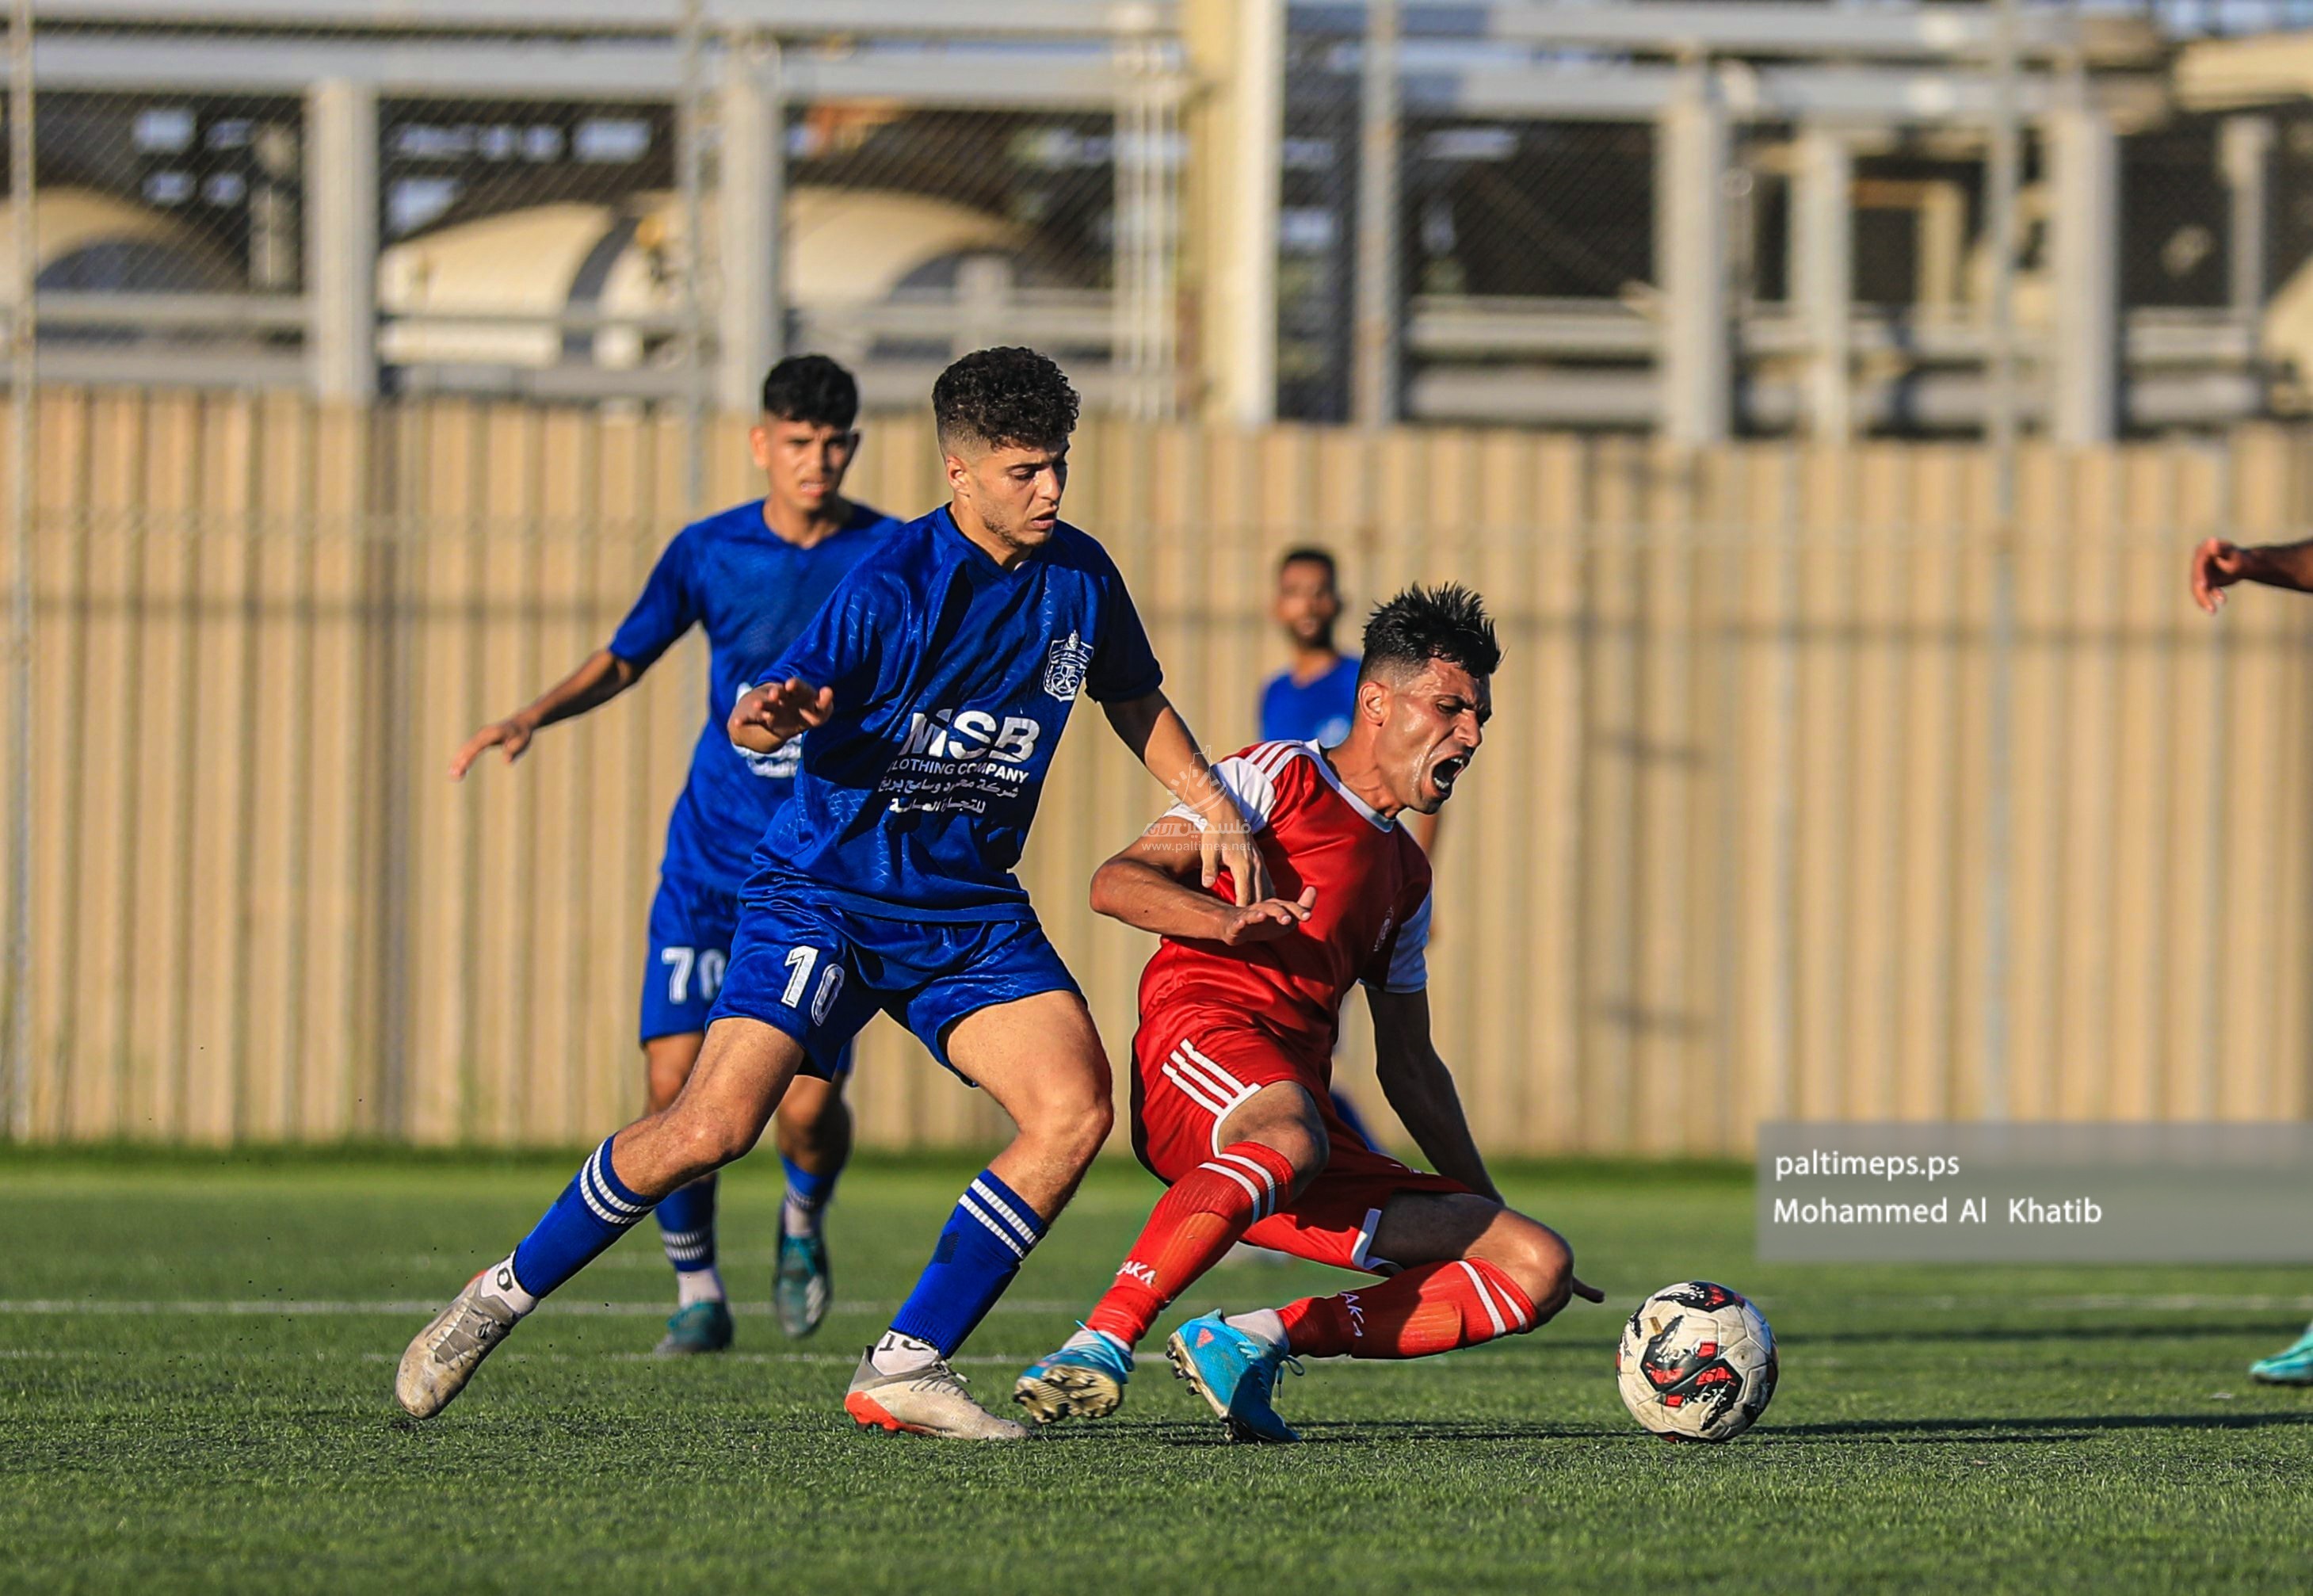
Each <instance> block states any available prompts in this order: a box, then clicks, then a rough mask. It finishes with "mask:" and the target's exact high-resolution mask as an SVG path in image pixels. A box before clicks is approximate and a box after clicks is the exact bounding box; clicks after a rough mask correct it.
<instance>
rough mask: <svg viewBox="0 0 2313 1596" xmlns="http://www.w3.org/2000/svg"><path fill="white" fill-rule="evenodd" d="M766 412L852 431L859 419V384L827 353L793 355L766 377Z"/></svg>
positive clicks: (764, 410)
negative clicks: (853, 423)
mask: <svg viewBox="0 0 2313 1596" xmlns="http://www.w3.org/2000/svg"><path fill="white" fill-rule="evenodd" d="M763 414H765V415H767V416H777V417H778V419H780V420H782V421H807V422H809V423H811V424H812V425H813V426H815V427H836V428H841V429H842V430H844V431H846V432H849V431H850V430H851V424H852V422H854V421H856V420H857V419H859V384H857V383H856V382H854V381H852V378H851V374H850V373H849V372H848V371H846V370H844V369H843V367H841V366H839V365H837V364H836V363H835V362H834V361H832V360H831V359H829V358H828V357H826V356H824V355H790V356H788V357H787V358H786V359H784V360H782V361H780V362H779V363H778V365H777V366H773V367H771V369H770V375H767V376H765V377H764V378H763Z"/></svg>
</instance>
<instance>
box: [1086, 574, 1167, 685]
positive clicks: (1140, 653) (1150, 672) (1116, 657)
mask: <svg viewBox="0 0 2313 1596" xmlns="http://www.w3.org/2000/svg"><path fill="white" fill-rule="evenodd" d="M1105 555H1106V551H1103V559H1102V560H1101V564H1102V566H1103V567H1104V575H1103V578H1102V580H1103V581H1104V583H1105V584H1106V585H1107V589H1108V602H1107V604H1105V605H1104V609H1103V618H1102V622H1101V628H1100V637H1099V639H1098V640H1097V641H1096V642H1095V644H1094V645H1093V654H1092V667H1091V668H1090V669H1089V670H1088V671H1086V673H1085V690H1086V692H1090V693H1091V694H1092V696H1093V698H1094V699H1095V701H1097V702H1100V703H1104V704H1106V703H1116V702H1120V701H1125V700H1130V699H1136V698H1146V697H1148V695H1149V694H1150V693H1152V692H1156V690H1157V689H1158V688H1159V687H1162V686H1163V685H1164V684H1165V670H1164V667H1163V666H1160V665H1158V664H1157V663H1156V650H1155V649H1153V648H1150V647H1149V646H1148V631H1147V630H1146V629H1144V628H1143V627H1142V626H1141V624H1140V612H1139V610H1138V609H1136V608H1135V607H1134V606H1133V603H1132V595H1131V593H1130V591H1129V590H1128V589H1127V588H1126V587H1125V586H1124V573H1123V572H1121V571H1120V570H1118V569H1116V566H1115V564H1114V562H1113V561H1112V560H1108V559H1107V558H1106V557H1105Z"/></svg>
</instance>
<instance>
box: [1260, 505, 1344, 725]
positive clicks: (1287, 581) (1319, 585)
mask: <svg viewBox="0 0 2313 1596" xmlns="http://www.w3.org/2000/svg"><path fill="white" fill-rule="evenodd" d="M1270 613H1271V614H1273V615H1275V616H1276V617H1277V624H1278V625H1279V626H1280V627H1282V628H1283V629H1284V630H1285V640H1286V642H1287V644H1288V645H1289V646H1290V647H1291V648H1292V650H1293V662H1292V663H1291V664H1290V665H1288V666H1286V667H1285V668H1284V669H1283V670H1281V671H1280V672H1278V673H1277V674H1276V675H1273V676H1271V677H1270V678H1269V680H1268V681H1267V682H1265V683H1262V688H1261V741H1262V742H1264V743H1315V744H1316V745H1318V746H1319V747H1321V748H1331V747H1334V746H1336V745H1339V744H1340V742H1341V739H1342V738H1344V737H1346V736H1349V735H1350V711H1351V710H1353V709H1355V708H1356V707H1357V697H1358V662H1357V660H1356V659H1355V658H1354V657H1351V656H1350V655H1347V654H1344V653H1342V652H1341V650H1340V649H1339V648H1335V647H1333V626H1334V623H1335V622H1338V621H1340V620H1341V585H1340V579H1339V573H1338V572H1337V570H1336V569H1335V568H1334V565H1333V556H1332V553H1331V552H1330V551H1327V550H1324V549H1316V548H1301V549H1293V550H1288V551H1287V553H1286V555H1285V558H1284V559H1282V560H1279V561H1278V562H1277V595H1276V597H1275V598H1274V599H1273V600H1272V601H1271V605H1270Z"/></svg>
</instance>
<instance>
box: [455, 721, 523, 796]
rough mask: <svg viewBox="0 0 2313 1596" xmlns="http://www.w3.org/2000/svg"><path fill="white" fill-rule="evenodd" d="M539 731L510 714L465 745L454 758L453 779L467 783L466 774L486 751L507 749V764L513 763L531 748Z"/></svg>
mask: <svg viewBox="0 0 2313 1596" xmlns="http://www.w3.org/2000/svg"><path fill="white" fill-rule="evenodd" d="M537 732H538V728H537V727H534V726H532V724H531V723H530V722H529V721H528V720H526V719H523V717H521V716H520V715H509V716H507V717H506V719H504V720H494V721H492V722H490V724H489V725H488V726H486V727H482V729H481V730H479V731H478V732H476V733H475V734H474V735H473V736H471V737H468V738H467V739H466V741H465V744H464V745H463V746H462V747H461V748H459V750H458V752H457V753H455V754H452V755H451V756H450V780H453V781H462V780H465V779H466V772H468V771H469V770H471V769H472V768H473V763H474V761H476V760H478V759H479V758H480V757H481V756H482V751H483V750H484V749H486V748H503V749H505V750H506V763H508V764H512V763H514V761H515V760H517V759H520V758H521V757H522V754H523V749H525V748H527V747H529V746H530V739H531V738H532V736H536V735H537Z"/></svg>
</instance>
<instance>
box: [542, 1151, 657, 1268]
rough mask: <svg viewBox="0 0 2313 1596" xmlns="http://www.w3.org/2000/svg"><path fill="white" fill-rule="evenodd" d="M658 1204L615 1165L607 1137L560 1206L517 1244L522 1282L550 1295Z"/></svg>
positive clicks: (564, 1193)
mask: <svg viewBox="0 0 2313 1596" xmlns="http://www.w3.org/2000/svg"><path fill="white" fill-rule="evenodd" d="M652 1206H653V1204H651V1202H650V1200H649V1199H648V1198H646V1197H643V1196H639V1195H637V1194H636V1193H635V1192H634V1190H633V1189H632V1188H631V1187H629V1186H628V1185H627V1183H626V1182H625V1181H623V1180H620V1178H619V1174H618V1171H617V1170H616V1169H614V1168H611V1143H610V1142H609V1141H607V1140H606V1141H605V1142H603V1143H602V1146H600V1147H598V1148H596V1149H595V1150H594V1151H593V1152H591V1153H589V1154H587V1155H586V1161H585V1163H583V1164H581V1165H579V1166H578V1173H577V1175H576V1177H573V1178H572V1180H571V1182H570V1184H569V1185H568V1186H564V1187H563V1188H562V1195H560V1196H558V1197H557V1198H555V1199H554V1206H553V1207H551V1208H550V1209H548V1210H547V1211H546V1213H545V1216H544V1217H543V1218H541V1220H540V1221H538V1223H537V1224H536V1225H534V1226H533V1227H532V1229H531V1232H530V1234H529V1235H527V1236H524V1237H523V1239H522V1241H521V1244H520V1245H518V1246H517V1247H515V1248H514V1257H513V1259H512V1263H513V1265H514V1280H515V1282H516V1283H517V1285H518V1286H519V1288H520V1289H521V1290H522V1291H523V1292H527V1293H528V1294H529V1295H531V1296H532V1297H543V1296H545V1295H546V1294H547V1293H548V1292H551V1291H553V1290H554V1289H555V1288H556V1287H557V1286H558V1285H560V1284H561V1283H563V1282H564V1281H566V1280H568V1279H569V1278H570V1277H571V1276H572V1275H574V1274H577V1273H578V1271H579V1270H581V1269H584V1268H585V1266H586V1265H588V1264H591V1263H593V1262H594V1259H595V1258H596V1257H599V1256H600V1255H601V1254H602V1250H603V1249H604V1248H607V1247H609V1246H610V1245H611V1242H613V1241H616V1240H617V1239H619V1238H620V1237H621V1236H623V1235H625V1234H626V1233H627V1232H628V1231H629V1230H632V1229H634V1227H635V1225H636V1224H637V1222H638V1221H640V1220H641V1219H642V1217H643V1215H645V1214H646V1213H648V1212H650V1211H651V1208H652Z"/></svg>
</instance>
